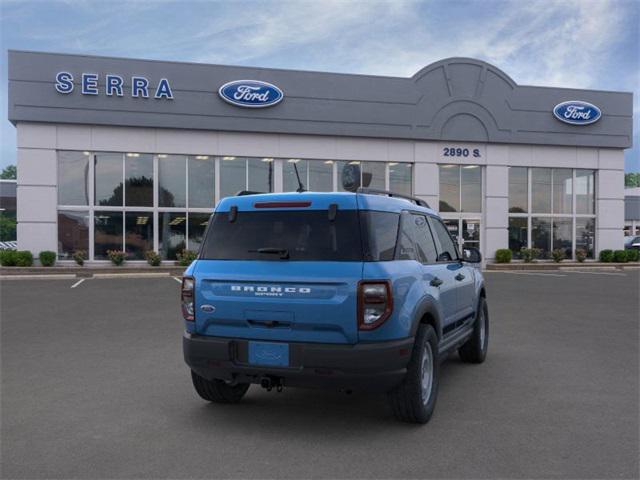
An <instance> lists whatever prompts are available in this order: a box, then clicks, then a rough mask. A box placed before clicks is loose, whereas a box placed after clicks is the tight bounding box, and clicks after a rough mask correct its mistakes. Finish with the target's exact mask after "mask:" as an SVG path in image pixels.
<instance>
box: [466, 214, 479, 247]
mask: <svg viewBox="0 0 640 480" xmlns="http://www.w3.org/2000/svg"><path fill="white" fill-rule="evenodd" d="M462 240H463V244H464V245H467V246H468V247H475V248H480V220H462Z"/></svg>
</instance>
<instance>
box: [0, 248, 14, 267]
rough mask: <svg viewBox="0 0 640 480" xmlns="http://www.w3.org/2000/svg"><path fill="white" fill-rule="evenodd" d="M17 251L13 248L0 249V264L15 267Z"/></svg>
mask: <svg viewBox="0 0 640 480" xmlns="http://www.w3.org/2000/svg"><path fill="white" fill-rule="evenodd" d="M17 253H18V252H16V251H15V250H0V265H2V266H3V267H15V265H16V258H17V256H16V254H17Z"/></svg>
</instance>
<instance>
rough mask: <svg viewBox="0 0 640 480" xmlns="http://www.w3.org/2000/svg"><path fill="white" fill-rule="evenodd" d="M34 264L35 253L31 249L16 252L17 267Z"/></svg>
mask: <svg viewBox="0 0 640 480" xmlns="http://www.w3.org/2000/svg"><path fill="white" fill-rule="evenodd" d="M31 265H33V254H32V253H31V252H30V251H29V250H18V251H17V252H16V267H30V266H31Z"/></svg>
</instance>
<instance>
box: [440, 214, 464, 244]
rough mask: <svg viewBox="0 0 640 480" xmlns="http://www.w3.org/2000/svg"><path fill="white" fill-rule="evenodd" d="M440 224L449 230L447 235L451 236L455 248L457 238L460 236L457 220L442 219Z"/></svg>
mask: <svg viewBox="0 0 640 480" xmlns="http://www.w3.org/2000/svg"><path fill="white" fill-rule="evenodd" d="M442 223H444V225H445V227H447V230H449V234H450V235H451V238H453V241H454V242H455V244H456V247H457V246H458V242H459V240H458V237H459V236H460V222H459V220H457V219H456V220H450V219H443V220H442Z"/></svg>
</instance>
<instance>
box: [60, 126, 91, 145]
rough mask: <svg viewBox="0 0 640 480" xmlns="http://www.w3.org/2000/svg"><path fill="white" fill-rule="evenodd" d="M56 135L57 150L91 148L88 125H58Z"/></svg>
mask: <svg viewBox="0 0 640 480" xmlns="http://www.w3.org/2000/svg"><path fill="white" fill-rule="evenodd" d="M56 135H57V137H56V138H57V140H56V145H57V148H58V149H59V150H91V127H90V126H88V125H58V126H57V127H56Z"/></svg>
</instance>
